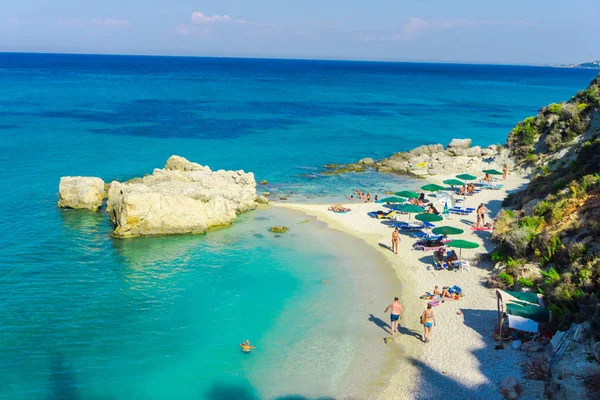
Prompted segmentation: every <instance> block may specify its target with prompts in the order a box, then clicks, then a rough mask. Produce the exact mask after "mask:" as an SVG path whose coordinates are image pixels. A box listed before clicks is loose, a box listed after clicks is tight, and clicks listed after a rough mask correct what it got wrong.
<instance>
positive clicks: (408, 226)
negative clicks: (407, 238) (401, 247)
mask: <svg viewBox="0 0 600 400" xmlns="http://www.w3.org/2000/svg"><path fill="white" fill-rule="evenodd" d="M398 228H399V229H400V230H401V231H415V230H420V229H423V228H425V225H414V224H406V225H400V226H399V227H398Z"/></svg>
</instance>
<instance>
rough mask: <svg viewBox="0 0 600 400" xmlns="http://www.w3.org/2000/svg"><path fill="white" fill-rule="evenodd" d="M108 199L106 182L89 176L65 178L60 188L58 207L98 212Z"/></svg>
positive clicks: (61, 180)
mask: <svg viewBox="0 0 600 400" xmlns="http://www.w3.org/2000/svg"><path fill="white" fill-rule="evenodd" d="M105 197H106V191H105V190H104V181H103V180H102V179H100V178H94V177H89V176H63V177H62V178H60V184H59V187H58V198H59V199H58V206H59V207H61V208H85V209H89V210H97V209H98V208H100V206H101V205H102V200H104V198H105Z"/></svg>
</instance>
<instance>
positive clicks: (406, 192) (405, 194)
mask: <svg viewBox="0 0 600 400" xmlns="http://www.w3.org/2000/svg"><path fill="white" fill-rule="evenodd" d="M394 194H395V195H396V196H400V197H406V198H407V199H416V198H417V197H419V194H418V193H417V192H411V191H410V190H403V191H401V192H396V193H394Z"/></svg>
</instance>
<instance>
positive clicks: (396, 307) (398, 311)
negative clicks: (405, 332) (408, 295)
mask: <svg viewBox="0 0 600 400" xmlns="http://www.w3.org/2000/svg"><path fill="white" fill-rule="evenodd" d="M389 309H391V310H392V314H391V315H390V320H391V321H392V336H393V335H395V334H396V332H397V331H398V319H402V304H400V302H399V301H398V298H397V297H394V301H393V302H392V304H390V305H389V306H387V308H386V309H385V311H384V314H385V313H386V312H388V310H389Z"/></svg>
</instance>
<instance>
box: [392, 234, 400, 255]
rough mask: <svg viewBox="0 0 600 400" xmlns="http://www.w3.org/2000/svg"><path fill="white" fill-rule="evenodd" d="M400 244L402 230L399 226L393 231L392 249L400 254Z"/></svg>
mask: <svg viewBox="0 0 600 400" xmlns="http://www.w3.org/2000/svg"><path fill="white" fill-rule="evenodd" d="M399 245H400V231H398V228H396V229H394V232H392V251H393V252H394V253H396V254H398V246H399Z"/></svg>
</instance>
